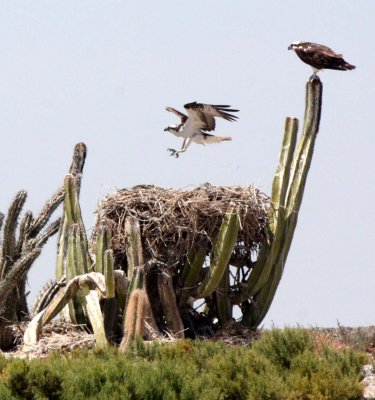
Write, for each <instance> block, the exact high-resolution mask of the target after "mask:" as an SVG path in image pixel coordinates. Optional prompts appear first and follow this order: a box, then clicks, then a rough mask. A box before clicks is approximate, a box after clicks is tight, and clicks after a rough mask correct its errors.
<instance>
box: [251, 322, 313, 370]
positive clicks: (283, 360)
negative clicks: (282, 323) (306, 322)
mask: <svg viewBox="0 0 375 400" xmlns="http://www.w3.org/2000/svg"><path fill="white" fill-rule="evenodd" d="M253 348H254V350H255V351H257V352H260V353H261V354H263V355H264V356H265V357H267V358H268V359H269V360H270V361H271V362H272V363H273V364H274V365H275V366H277V367H279V368H280V369H281V370H283V369H285V368H286V369H289V368H290V365H291V362H292V360H293V358H294V357H295V356H297V355H298V354H301V353H303V352H304V351H305V350H313V348H314V344H313V342H312V339H311V337H310V335H309V333H308V330H307V329H301V328H285V329H283V330H280V329H273V330H271V331H268V332H265V333H264V335H263V336H262V339H261V340H258V341H257V342H255V343H254V346H253Z"/></svg>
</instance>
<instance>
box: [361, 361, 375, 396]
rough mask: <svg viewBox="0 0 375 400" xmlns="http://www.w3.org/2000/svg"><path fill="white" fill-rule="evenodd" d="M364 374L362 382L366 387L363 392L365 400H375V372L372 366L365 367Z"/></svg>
mask: <svg viewBox="0 0 375 400" xmlns="http://www.w3.org/2000/svg"><path fill="white" fill-rule="evenodd" d="M363 372H364V373H365V377H364V378H363V380H362V381H361V384H362V385H363V387H364V390H363V397H362V399H363V400H375V371H374V368H373V366H372V365H371V364H368V365H365V366H364V367H363Z"/></svg>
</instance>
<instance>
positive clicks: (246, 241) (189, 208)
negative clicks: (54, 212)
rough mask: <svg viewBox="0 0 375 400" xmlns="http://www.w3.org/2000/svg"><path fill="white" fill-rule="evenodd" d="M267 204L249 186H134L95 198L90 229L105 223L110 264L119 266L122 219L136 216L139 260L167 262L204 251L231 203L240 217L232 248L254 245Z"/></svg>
mask: <svg viewBox="0 0 375 400" xmlns="http://www.w3.org/2000/svg"><path fill="white" fill-rule="evenodd" d="M269 204H270V203H269V198H268V197H267V196H266V195H265V194H263V193H261V192H260V191H259V190H258V189H256V188H255V187H253V186H231V187H225V186H212V185H210V184H204V185H201V186H198V187H196V188H194V189H191V190H178V189H163V188H160V187H157V186H153V185H139V186H135V187H133V188H131V189H122V190H120V191H118V192H116V193H114V194H111V195H108V196H107V197H106V198H105V199H104V200H103V201H102V202H101V203H100V205H99V208H98V217H97V221H96V226H95V231H96V232H97V230H98V228H99V226H101V224H109V226H110V227H111V229H112V234H113V236H112V239H111V248H112V249H113V250H114V253H115V257H116V263H117V264H120V265H122V266H125V265H126V261H125V260H126V257H125V245H126V236H125V219H126V218H127V217H129V216H131V217H136V218H138V220H139V222H140V227H141V235H142V242H143V243H142V244H143V252H144V256H145V260H146V261H152V262H156V263H157V264H159V265H161V266H163V265H164V266H170V267H171V266H176V265H178V264H181V263H183V262H184V261H185V257H186V255H187V254H188V253H189V252H190V251H191V250H192V249H193V248H194V246H197V245H202V244H203V245H205V246H206V248H207V254H209V252H210V249H211V247H212V244H213V243H214V240H215V238H216V236H217V234H218V232H219V229H220V226H221V223H222V221H223V216H224V214H225V213H226V212H227V211H228V209H229V208H231V207H233V209H234V210H236V209H238V212H239V216H240V231H239V235H238V248H240V249H246V251H247V252H250V251H255V250H257V249H258V248H259V244H260V243H261V242H262V241H263V240H264V238H265V236H266V221H267V212H268V209H269ZM95 236H96V235H95V232H94V235H93V239H95Z"/></svg>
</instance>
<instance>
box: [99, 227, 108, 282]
mask: <svg viewBox="0 0 375 400" xmlns="http://www.w3.org/2000/svg"><path fill="white" fill-rule="evenodd" d="M110 241H111V234H110V231H109V229H108V228H107V227H106V226H101V227H100V228H99V232H98V235H97V238H96V243H95V271H96V272H100V273H102V274H103V275H104V253H105V251H106V250H108V249H109V248H110Z"/></svg>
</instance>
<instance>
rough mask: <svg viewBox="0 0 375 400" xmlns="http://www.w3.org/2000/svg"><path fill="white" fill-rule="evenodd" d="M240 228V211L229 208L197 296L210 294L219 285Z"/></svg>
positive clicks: (201, 296)
mask: <svg viewBox="0 0 375 400" xmlns="http://www.w3.org/2000/svg"><path fill="white" fill-rule="evenodd" d="M238 230H239V216H238V212H235V213H234V212H233V210H228V212H227V213H226V214H225V215H224V219H223V222H222V224H221V227H220V231H219V233H218V237H217V238H216V240H215V244H214V248H213V259H212V264H211V267H210V270H209V272H208V274H207V275H206V276H205V278H204V279H203V281H202V283H201V284H200V286H199V288H198V293H197V295H196V296H195V297H196V298H203V297H207V296H209V295H210V294H211V293H212V292H213V291H214V290H215V289H216V287H217V286H218V284H219V282H220V280H221V278H222V276H223V275H224V272H225V269H226V268H228V262H229V259H230V256H231V254H232V252H233V248H234V245H235V244H236V240H237V236H238Z"/></svg>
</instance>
